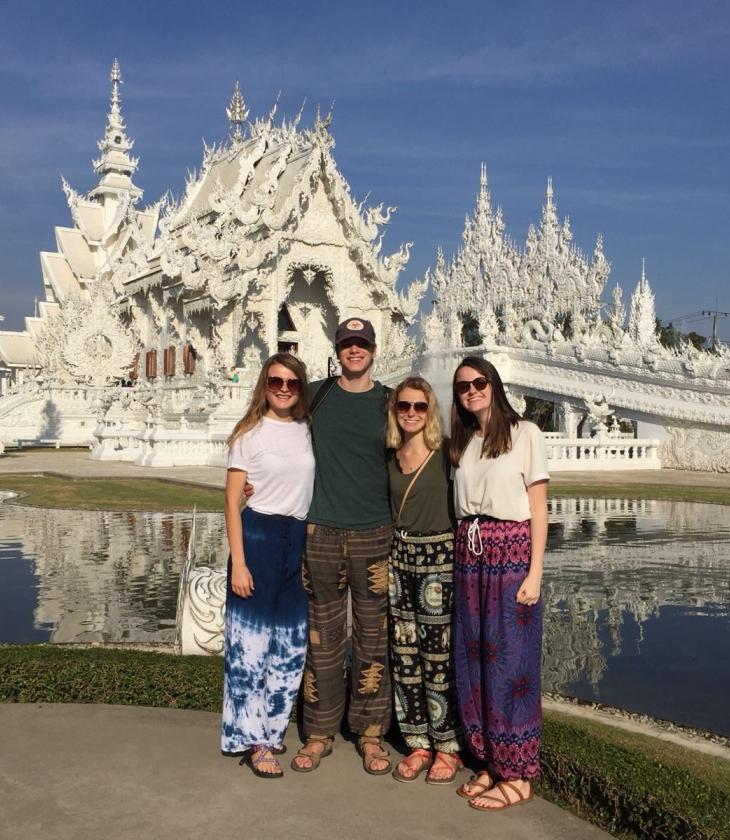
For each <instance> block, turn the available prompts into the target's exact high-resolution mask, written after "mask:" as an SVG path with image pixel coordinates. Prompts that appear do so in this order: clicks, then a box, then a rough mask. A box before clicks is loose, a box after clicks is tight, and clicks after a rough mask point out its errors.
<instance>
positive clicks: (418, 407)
mask: <svg viewBox="0 0 730 840" xmlns="http://www.w3.org/2000/svg"><path fill="white" fill-rule="evenodd" d="M395 407H396V409H397V410H398V413H399V414H407V413H408V412H409V411H410V410H411V409H413V410H414V411H415V412H416V414H425V413H426V412H427V411H428V403H427V402H422V401H420V400H419V401H418V402H407V401H406V400H398V402H397V403H396V404H395Z"/></svg>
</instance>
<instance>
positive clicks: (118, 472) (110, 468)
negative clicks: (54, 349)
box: [0, 449, 730, 489]
mask: <svg viewBox="0 0 730 840" xmlns="http://www.w3.org/2000/svg"><path fill="white" fill-rule="evenodd" d="M43 472H48V473H60V474H62V475H68V476H72V477H74V478H164V479H168V480H171V481H181V482H184V483H186V484H188V483H190V484H201V485H204V486H206V487H223V485H224V484H225V470H224V469H223V467H138V466H136V465H135V464H128V463H126V462H124V461H94V460H92V459H91V458H89V456H88V454H87V453H86V452H85V451H83V450H63V449H60V450H55V449H48V450H44V449H40V450H39V449H35V450H32V451H28V452H23V451H15V450H11V451H8V452H6V453H5V454H4V455H2V456H0V476H2V475H3V474H5V473H43ZM552 480H553V484H556V485H559V484H607V485H610V484H660V485H671V486H673V487H719V488H724V489H727V488H730V473H710V472H686V471H682V470H638V471H636V472H628V471H627V472H624V471H620V470H614V471H610V472H604V471H594V472H567V473H566V472H556V473H553V477H552Z"/></svg>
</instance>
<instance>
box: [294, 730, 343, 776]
mask: <svg viewBox="0 0 730 840" xmlns="http://www.w3.org/2000/svg"><path fill="white" fill-rule="evenodd" d="M334 740H335V739H334V738H307V740H306V741H305V742H304V743H303V744H302V746H301V747H300V748H299V749H298V750H297V752H296V755H295V756H294V758H292V760H291V764H290V765H289V766H290V767H291V769H292V770H295V771H296V772H297V773H311V772H312V771H313V770H316V769H317V768H318V767H319V764H320V762H321V761H322V759H323V758H327V756H328V755H332V744H333V743H334ZM310 744H324V749H323V750H322V752H308V751H307V747H308V746H309V745H310ZM297 758H306V759H307V760H308V761H310V762H311V764H310V766H309V767H302V766H301V765H300V764H298V763H297Z"/></svg>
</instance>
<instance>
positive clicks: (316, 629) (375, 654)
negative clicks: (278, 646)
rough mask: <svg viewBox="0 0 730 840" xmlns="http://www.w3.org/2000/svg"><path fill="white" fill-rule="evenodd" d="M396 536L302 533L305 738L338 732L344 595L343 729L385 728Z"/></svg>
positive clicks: (370, 731) (384, 531)
mask: <svg viewBox="0 0 730 840" xmlns="http://www.w3.org/2000/svg"><path fill="white" fill-rule="evenodd" d="M392 533H393V529H392V526H390V525H380V526H378V527H376V528H367V529H364V530H350V529H345V528H330V527H328V526H326V525H312V524H310V525H308V526H307V551H306V556H305V559H304V566H303V570H302V575H303V579H304V588H305V589H306V591H307V592H308V593H309V644H308V646H307V663H306V666H305V669H304V680H303V683H302V688H303V694H304V734H305V736H306V737H308V738H311V737H325V736H330V735H335V734H336V733H337V732H339V731H340V727H341V725H342V717H343V714H344V711H345V671H344V667H345V650H346V644H347V593H348V589H349V591H350V594H351V596H352V670H351V675H352V688H351V695H350V708H349V712H348V723H349V726H350V729H351V730H352V732H354V733H357V734H359V735H371V736H378V735H383V734H384V733H385V732H386V731H387V729H388V727H389V726H390V710H391V688H390V673H389V668H388V555H389V553H390V542H391V537H392Z"/></svg>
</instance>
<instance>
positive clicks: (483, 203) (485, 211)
mask: <svg viewBox="0 0 730 840" xmlns="http://www.w3.org/2000/svg"><path fill="white" fill-rule="evenodd" d="M491 215H492V197H491V195H490V194H489V183H488V181H487V167H486V165H485V164H484V163H482V166H481V170H480V173H479V194H478V195H477V206H476V217H477V219H479V218H480V217H485V219H484V220H486V218H487V217H488V218H491ZM484 220H483V221H484Z"/></svg>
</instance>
